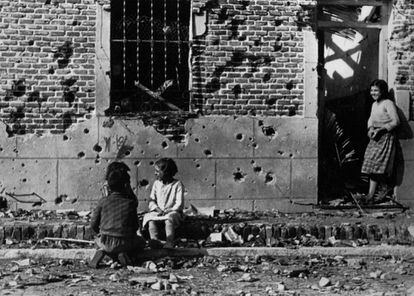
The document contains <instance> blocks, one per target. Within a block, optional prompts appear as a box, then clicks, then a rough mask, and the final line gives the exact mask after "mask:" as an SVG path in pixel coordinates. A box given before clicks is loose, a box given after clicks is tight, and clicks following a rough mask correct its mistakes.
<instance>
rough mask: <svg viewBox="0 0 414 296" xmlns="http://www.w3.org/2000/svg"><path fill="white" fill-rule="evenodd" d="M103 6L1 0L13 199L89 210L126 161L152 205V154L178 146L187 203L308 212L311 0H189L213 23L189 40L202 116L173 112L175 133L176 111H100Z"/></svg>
mask: <svg viewBox="0 0 414 296" xmlns="http://www.w3.org/2000/svg"><path fill="white" fill-rule="evenodd" d="M108 4H109V1H98V2H96V1H93V0H51V1H49V0H45V1H31V0H18V1H1V2H0V15H1V17H2V18H1V19H0V66H1V69H0V77H1V84H0V118H1V120H2V122H3V123H2V124H1V126H0V162H1V163H2V165H3V166H2V167H3V170H2V171H3V173H2V174H1V179H0V194H1V195H5V194H6V193H10V194H11V196H14V197H15V198H18V199H21V200H24V201H28V202H27V203H15V204H14V205H13V206H19V207H29V208H31V207H32V204H33V201H36V200H40V199H44V200H46V202H45V203H43V205H42V207H43V208H50V209H52V208H75V209H90V208H92V207H93V206H94V204H95V203H96V201H97V200H98V199H99V198H100V197H101V195H102V192H101V187H102V185H103V179H104V174H105V169H106V167H107V165H108V163H110V162H111V161H113V160H115V159H118V160H122V161H124V162H125V163H126V164H127V165H128V166H129V167H130V168H131V172H130V174H131V177H132V178H131V185H132V188H133V189H134V191H135V192H136V193H137V195H138V198H139V201H140V209H141V210H145V209H146V201H147V199H148V196H149V192H150V188H151V185H152V183H153V181H154V169H153V163H154V161H155V160H156V159H157V158H159V157H172V158H174V159H175V160H176V161H177V165H178V168H179V173H178V175H177V177H178V178H179V179H181V180H182V181H183V183H184V185H185V187H186V200H187V203H193V204H195V205H197V206H211V205H215V206H216V207H217V208H235V207H238V208H242V209H249V210H251V209H272V208H275V209H279V210H285V211H309V210H312V207H309V206H304V205H303V204H311V203H316V202H317V189H318V188H317V178H318V145H317V143H318V120H317V118H316V110H317V85H316V84H317V72H316V68H317V48H316V47H315V45H317V40H316V39H315V36H314V32H313V31H312V23H310V22H311V21H312V18H311V17H312V16H311V15H310V16H309V15H308V14H310V13H311V11H312V9H313V8H314V4H315V1H266V0H250V1H238V0H237V1H236V0H194V1H193V9H194V13H196V14H197V16H199V17H202V16H203V15H205V16H206V20H207V22H206V23H205V28H198V30H196V32H195V33H196V34H201V35H199V36H194V38H193V44H192V57H191V58H192V59H191V74H192V76H191V77H192V81H191V84H192V87H193V89H192V90H191V91H192V97H191V102H190V105H191V106H190V110H192V111H194V113H196V111H197V112H198V114H197V116H193V117H196V118H186V120H181V121H180V120H178V122H179V124H181V125H182V122H184V121H185V126H184V128H183V127H182V126H180V129H179V131H178V133H179V135H178V137H176V139H177V138H178V139H179V140H176V141H172V140H171V139H173V138H174V136H177V135H176V134H171V133H170V126H169V123H171V121H168V122H165V123H162V124H160V122H159V120H158V121H157V122H156V121H155V120H154V121H151V120H142V116H141V119H139V118H127V117H125V118H121V117H119V118H110V117H105V116H104V113H105V112H104V111H105V109H106V108H107V107H108V106H109V101H110V98H109V93H110V78H109V76H108V73H110V68H109V65H110V63H109V62H110V61H109V58H110V51H108V49H109V39H108V38H109V32H110V28H109V22H107V20H108V16H110V7H108ZM308 4H312V5H313V6H312V5H311V6H307V5H308ZM393 5H394V6H393V10H392V16H391V18H390V27H389V35H390V46H389V52H388V57H389V59H388V72H389V73H388V81H389V84H390V86H391V87H393V88H394V89H395V90H396V91H397V92H400V93H401V92H405V93H404V96H405V97H408V98H409V99H408V103H407V104H406V106H408V107H406V108H408V111H407V112H406V113H405V114H409V116H408V117H409V118H408V119H409V120H412V119H413V100H412V94H413V92H414V81H413V79H414V78H413V77H414V74H413V73H414V68H413V63H414V56H413V54H412V52H413V50H412V38H413V32H412V23H413V15H414V7H413V5H414V4H413V3H412V1H408V0H395V1H393ZM198 23H199V24H203V22H202V21H199V22H198ZM306 38H308V39H306ZM305 41H306V42H305ZM407 93H408V96H406V95H407ZM397 99H398V98H397ZM397 102H398V100H397ZM146 116H147V117H148V114H147V115H146ZM164 117H166V118H168V115H164ZM160 126H163V127H162V129H163V130H164V132H162V133H161V132H160ZM411 126H412V127H413V125H412V122H411ZM176 132H177V130H176ZM29 134H30V135H29ZM413 145H414V144H413V140H403V141H402V147H403V150H404V160H405V167H404V169H405V174H404V180H403V183H402V186H401V188H400V189H399V198H400V199H401V200H402V201H404V202H405V203H406V204H412V205H414V203H413V200H412V194H411V192H413V188H412V185H411V183H410V182H409V181H408V180H411V179H412V177H413V175H414V154H413V153H412V151H414V147H413ZM322 177H323V176H322ZM6 197H7V198H8V199H9V200H10V201H14V200H15V199H13V198H12V197H10V196H6ZM301 204H302V205H301Z"/></svg>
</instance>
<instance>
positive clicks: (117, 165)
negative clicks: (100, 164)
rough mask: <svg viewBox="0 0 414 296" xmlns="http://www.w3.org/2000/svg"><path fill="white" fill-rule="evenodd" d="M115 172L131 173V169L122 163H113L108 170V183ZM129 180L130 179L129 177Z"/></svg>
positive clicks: (106, 176) (106, 177)
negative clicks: (111, 174)
mask: <svg viewBox="0 0 414 296" xmlns="http://www.w3.org/2000/svg"><path fill="white" fill-rule="evenodd" d="M115 170H119V171H124V172H125V173H127V172H129V171H130V169H129V167H128V166H127V165H126V164H125V163H123V162H122V161H114V162H111V163H110V164H109V165H108V167H107V169H106V174H105V180H106V181H108V177H109V174H110V173H111V172H112V171H115ZM127 175H128V174H127ZM128 178H129V175H128Z"/></svg>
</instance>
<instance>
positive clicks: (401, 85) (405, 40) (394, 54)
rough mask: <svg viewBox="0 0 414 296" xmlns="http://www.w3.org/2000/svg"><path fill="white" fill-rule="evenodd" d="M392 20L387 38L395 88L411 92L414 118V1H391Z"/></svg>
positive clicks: (411, 112)
mask: <svg viewBox="0 0 414 296" xmlns="http://www.w3.org/2000/svg"><path fill="white" fill-rule="evenodd" d="M392 10H393V16H392V17H393V21H392V27H391V34H390V39H389V47H388V48H389V57H390V58H391V63H392V65H393V66H394V67H395V70H394V71H395V72H396V73H395V81H390V83H394V85H395V89H396V90H397V91H398V90H406V91H409V92H410V94H411V108H410V118H409V119H410V120H412V119H413V118H414V102H413V100H412V98H413V94H414V2H413V1H410V0H394V1H393V9H392Z"/></svg>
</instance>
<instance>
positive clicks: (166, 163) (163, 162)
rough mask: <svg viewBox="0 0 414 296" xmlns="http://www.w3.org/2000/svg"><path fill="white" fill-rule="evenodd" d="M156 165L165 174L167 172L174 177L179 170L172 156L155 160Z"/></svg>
mask: <svg viewBox="0 0 414 296" xmlns="http://www.w3.org/2000/svg"><path fill="white" fill-rule="evenodd" d="M154 165H155V166H157V167H158V168H159V169H160V170H161V171H162V172H163V173H164V174H167V175H169V176H171V177H173V176H174V175H175V174H176V173H177V172H178V168H177V165H176V164H175V162H174V160H172V159H171V158H160V159H158V160H157V161H156V162H155V164H154Z"/></svg>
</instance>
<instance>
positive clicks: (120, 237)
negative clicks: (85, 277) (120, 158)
mask: <svg viewBox="0 0 414 296" xmlns="http://www.w3.org/2000/svg"><path fill="white" fill-rule="evenodd" d="M129 180H130V177H129V174H128V172H127V171H126V170H122V169H114V170H108V175H107V183H108V187H109V195H108V196H107V197H103V198H101V200H100V201H99V203H98V206H97V207H96V209H95V210H94V211H93V214H92V219H91V228H92V230H93V231H94V232H95V233H98V234H99V235H98V238H97V239H96V243H97V245H98V251H96V253H95V255H94V257H93V259H92V261H91V266H92V267H94V268H97V267H98V265H99V262H100V261H101V260H102V259H103V258H104V256H105V255H109V256H110V257H111V258H113V259H115V260H118V261H119V263H120V264H121V265H122V266H126V265H129V264H131V258H132V257H134V254H135V253H136V252H137V251H139V250H140V249H143V248H144V246H145V241H144V240H143V239H142V238H141V237H139V236H137V234H136V232H137V229H138V215H137V206H138V202H137V198H136V196H135V194H133V193H132V190H130V188H131V187H130V183H129Z"/></svg>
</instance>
